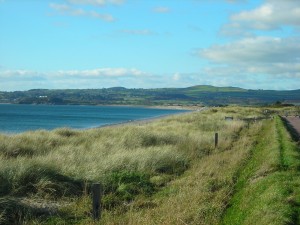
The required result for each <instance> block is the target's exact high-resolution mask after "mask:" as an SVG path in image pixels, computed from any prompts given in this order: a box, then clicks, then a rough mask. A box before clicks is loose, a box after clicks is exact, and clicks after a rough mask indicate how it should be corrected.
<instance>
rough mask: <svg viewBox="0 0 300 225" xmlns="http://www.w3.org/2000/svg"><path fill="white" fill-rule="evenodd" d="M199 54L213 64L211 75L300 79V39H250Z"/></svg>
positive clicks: (207, 70)
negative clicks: (249, 75)
mask: <svg viewBox="0 0 300 225" xmlns="http://www.w3.org/2000/svg"><path fill="white" fill-rule="evenodd" d="M197 54H198V55H199V56H200V57H202V58H205V59H207V60H209V61H210V62H211V63H212V64H211V66H210V67H208V68H206V71H205V73H207V74H215V75H217V76H230V75H232V74H240V75H241V76H244V75H246V74H252V75H256V76H259V75H269V76H271V77H281V78H297V79H299V78H300V38H272V37H256V38H246V39H243V40H240V41H236V42H233V43H229V44H224V45H214V46H212V47H210V48H207V49H201V50H199V51H198V53H197Z"/></svg>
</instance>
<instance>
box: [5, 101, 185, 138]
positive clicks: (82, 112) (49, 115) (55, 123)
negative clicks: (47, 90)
mask: <svg viewBox="0 0 300 225" xmlns="http://www.w3.org/2000/svg"><path fill="white" fill-rule="evenodd" d="M180 112H184V111H182V110H172V109H153V108H142V107H125V106H119V107H118V106H78V105H76V106H71V105H63V106H57V105H13V104H0V132H2V133H20V132H24V131H29V130H38V129H46V130H52V129H55V128H59V127H70V128H74V129H86V128H93V127H100V126H105V125H110V124H118V123H124V122H128V121H132V120H142V119H150V118H155V117H158V116H163V115H171V114H176V113H180Z"/></svg>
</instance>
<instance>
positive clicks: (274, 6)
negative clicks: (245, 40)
mask: <svg viewBox="0 0 300 225" xmlns="http://www.w3.org/2000/svg"><path fill="white" fill-rule="evenodd" d="M283 26H291V27H294V28H296V29H299V27H300V4H299V0H284V1H280V0H266V1H265V3H264V4H262V5H261V6H259V7H258V8H255V9H253V10H247V11H242V12H239V13H236V14H233V15H232V16H231V17H230V22H229V23H228V24H225V25H224V26H223V27H222V29H221V33H222V34H224V35H233V36H234V35H241V34H243V33H245V34H249V30H277V29H281V28H282V27H283Z"/></svg>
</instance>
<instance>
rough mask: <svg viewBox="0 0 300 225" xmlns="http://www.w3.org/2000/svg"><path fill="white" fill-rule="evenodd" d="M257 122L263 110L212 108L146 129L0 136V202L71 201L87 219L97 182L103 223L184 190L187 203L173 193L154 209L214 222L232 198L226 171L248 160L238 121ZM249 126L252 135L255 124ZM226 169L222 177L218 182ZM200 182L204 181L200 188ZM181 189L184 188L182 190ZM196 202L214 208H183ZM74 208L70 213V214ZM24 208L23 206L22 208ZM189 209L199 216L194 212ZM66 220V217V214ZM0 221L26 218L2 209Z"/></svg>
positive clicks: (229, 175) (138, 126)
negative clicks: (104, 211) (104, 208)
mask: <svg viewBox="0 0 300 225" xmlns="http://www.w3.org/2000/svg"><path fill="white" fill-rule="evenodd" d="M261 115H262V110H261V109H259V108H255V109H250V108H241V107H228V108H214V109H210V110H207V111H205V112H193V113H190V114H186V115H179V116H178V115H177V116H170V117H168V118H165V119H161V120H157V121H154V122H151V123H147V124H145V123H141V124H135V125H122V126H116V127H106V128H100V129H91V130H84V131H75V130H70V129H68V128H61V129H57V130H54V131H51V132H48V131H43V130H41V131H32V132H26V133H22V134H18V135H12V136H6V135H0V198H3V199H8V198H10V199H11V198H13V199H16V200H18V199H20V198H26V199H33V200H32V201H33V202H34V201H35V200H34V199H36V201H45V204H47V201H68V202H70V203H72V202H73V203H74V204H77V206H78V204H79V205H81V206H82V209H81V211H80V213H81V215H82V217H84V215H89V213H86V212H87V211H88V210H87V207H88V206H87V205H86V204H88V201H87V200H85V199H87V198H88V193H89V186H90V184H91V183H92V182H101V183H102V184H103V185H104V189H105V190H104V192H105V197H104V201H105V204H106V206H107V210H108V211H107V212H108V214H105V215H106V218H111V217H110V215H114V214H110V212H113V211H114V210H119V209H120V207H121V208H122V210H124V207H123V206H124V205H125V206H126V207H125V208H126V210H125V211H128V210H129V209H130V207H133V205H134V204H136V205H140V206H141V205H144V206H145V205H148V204H147V202H148V200H145V201H143V200H141V199H143V198H144V197H143V196H145V197H146V198H148V197H147V196H148V195H152V196H155V195H153V194H154V193H156V192H157V193H158V195H160V194H162V196H168V195H172V193H173V194H174V193H179V192H180V193H181V190H183V189H185V192H183V193H185V194H184V195H186V196H187V199H186V200H184V201H183V200H182V198H181V197H183V194H179V195H178V199H176V198H177V197H176V198H174V199H171V200H168V199H166V198H165V197H162V198H161V201H162V202H160V200H158V202H154V203H153V204H154V205H157V204H161V207H160V208H161V209H162V210H163V213H165V214H166V217H171V216H172V214H171V213H172V210H168V206H170V204H175V202H174V201H175V200H176V201H177V200H178V201H182V202H185V204H186V207H183V210H182V208H181V206H180V208H178V210H176V211H180V212H182V213H183V212H186V213H187V215H189V214H191V216H187V217H186V216H184V218H187V222H189V221H196V220H197V221H198V220H199V219H200V218H210V217H213V215H214V213H215V212H218V213H217V215H219V216H220V215H221V212H222V208H224V207H225V205H224V202H225V203H226V201H227V197H226V196H227V195H228V194H230V191H231V190H230V188H231V187H232V185H231V183H232V182H233V181H232V179H233V176H234V171H235V169H233V168H236V166H238V164H239V160H242V159H243V158H244V157H246V155H247V154H248V153H247V151H246V150H243V149H248V148H249V146H251V143H250V142H249V140H248V139H247V138H246V137H247V135H246V134H244V138H242V139H241V140H239V135H240V133H241V131H242V128H245V122H243V121H242V120H240V119H242V118H245V117H246V116H248V117H249V116H253V117H254V116H257V117H258V116H261ZM225 116H234V118H235V120H234V121H225V120H224V117H225ZM252 127H253V128H252V129H254V127H256V125H255V126H252ZM215 132H219V136H220V140H219V145H218V147H217V148H216V149H215V147H214V133H215ZM245 132H246V131H245ZM253 132H254V131H253ZM246 133H247V132H246ZM237 141H238V143H239V144H238V146H239V147H238V149H236V148H233V142H237ZM233 149H235V150H233ZM217 154H221V155H217ZM235 157H237V158H235ZM216 162H217V163H218V164H219V166H218V170H217V171H215V169H216V168H215V167H214V166H213V165H216ZM221 165H222V166H221ZM230 168H231V169H230ZM225 170H226V171H229V172H228V173H226V175H225V176H224V171H225ZM197 171H198V172H197ZM193 173H196V174H197V176H198V178H199V181H196V182H194V177H193V176H192V174H193ZM183 174H184V175H183ZM178 177H180V179H178ZM202 177H205V178H203V179H204V181H203V179H202ZM125 180H126V182H125ZM128 180H129V181H128ZM137 180H138V181H137ZM184 183H186V184H187V187H189V186H190V188H187V189H186V188H183V189H182V185H183V184H184ZM138 185H140V186H138ZM223 186H224V187H225V189H224V188H223ZM196 187H197V188H198V187H199V189H200V190H206V192H205V191H204V193H206V194H204V197H203V196H199V197H193V196H194V194H195V196H196V193H194V191H193V188H194V189H196ZM220 187H221V188H220ZM161 189H162V191H160V190H161ZM196 192H197V193H198V190H197V191H196ZM164 193H165V194H164ZM211 193H214V194H213V195H211ZM216 193H217V195H216V196H217V197H216V198H219V200H217V201H216V202H214V201H211V200H210V198H211V197H212V196H215V194H216ZM176 195H177V194H176ZM205 195H207V196H206V197H205ZM202 198H204V199H205V200H204V201H206V202H207V203H209V204H216V205H214V206H213V208H211V207H210V206H209V205H206V206H203V207H204V208H202V209H200V208H197V209H196V208H194V209H193V210H194V211H193V210H188V209H186V208H188V203H189V202H194V204H196V203H197V202H201V201H202ZM37 199H38V200H37ZM134 199H136V200H135V201H134ZM158 199H159V198H158ZM3 201H4V200H3ZM222 201H223V203H221V202H222ZM76 202H77V203H76ZM78 202H79V203H78ZM80 202H81V203H80ZM73 203H72V204H73ZM1 204H2V203H1V202H0V205H1ZM24 204H25V205H26V204H27V202H25V203H24ZM74 204H73V206H72V207H73V208H72V210H75V208H76V207H77V206H74ZM150 205H152V202H151V201H150V202H149V205H148V206H150ZM31 206H32V205H30V204H27V207H31ZM81 206H80V207H81ZM140 206H139V207H138V208H140ZM1 207H3V204H2V205H1ZM24 207H25V206H24ZM74 207H75V208H74ZM80 207H79V208H80ZM112 207H113V208H112ZM115 207H117V208H115ZM118 207H119V208H118ZM178 207H179V206H178ZM4 208H5V207H4ZM25 208H26V207H25ZM142 208H143V207H142ZM0 209H1V208H0ZM185 209H186V210H185ZM195 210H196V211H197V210H200V211H199V212H198V213H197V212H196V211H195ZM214 210H216V211H214ZM19 211H20V210H19ZM75 211H76V210H75ZM122 212H124V211H122ZM80 213H79V214H80ZM128 213H132V211H131V210H129V211H128ZM140 213H141V214H142V215H143V218H148V217H149V216H150V215H148V214H147V215H148V216H145V215H146V214H145V215H144V214H143V213H142V212H141V211H139V210H138V211H137V214H135V213H134V214H132V216H128V214H127V216H128V217H127V218H128V220H131V219H132V218H135V217H136V216H138V215H139V214H140ZM193 213H196V214H198V215H199V216H198V219H197V218H195V217H193V216H192V214H193ZM13 214H14V213H13ZM68 214H70V215H73V213H72V212H70V211H68ZM0 215H2V220H3V221H5V220H7V221H11V220H13V219H15V218H19V219H20V220H22V218H23V219H24V218H25V217H24V214H22V213H21V214H20V215H19V214H18V213H16V214H15V215H10V214H7V213H5V210H3V211H2V214H1V213H0ZM70 215H69V216H70ZM32 218H35V215H33V217H32ZM36 218H39V217H36ZM116 218H117V217H116ZM155 218H157V219H158V217H155ZM178 218H180V217H178ZM81 219H82V218H81ZM81 219H78V221H80V220H81ZM37 220H38V221H39V219H37ZM62 220H63V217H62ZM104 220H105V219H104ZM158 220H159V219H158ZM78 221H77V222H78ZM169 221H175V220H169ZM44 222H45V221H44ZM85 222H87V221H85ZM127 222H128V221H127ZM156 222H157V221H154V222H153V224H155V223H156ZM177 222H178V221H177ZM149 223H150V222H149ZM150 224H151V223H150Z"/></svg>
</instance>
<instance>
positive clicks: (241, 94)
mask: <svg viewBox="0 0 300 225" xmlns="http://www.w3.org/2000/svg"><path fill="white" fill-rule="evenodd" d="M278 101H280V102H283V103H300V90H292V91H274V90H247V89H242V88H238V87H214V86H209V85H197V86H193V87H188V88H157V89H127V88H124V87H113V88H103V89H62V90H59V89H57V90H48V89H33V90H29V91H15V92H0V103H16V104H87V105H96V104H102V105H108V104H114V105H169V104H182V105H189V104H202V105H227V104H240V105H262V104H271V103H275V102H278Z"/></svg>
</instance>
